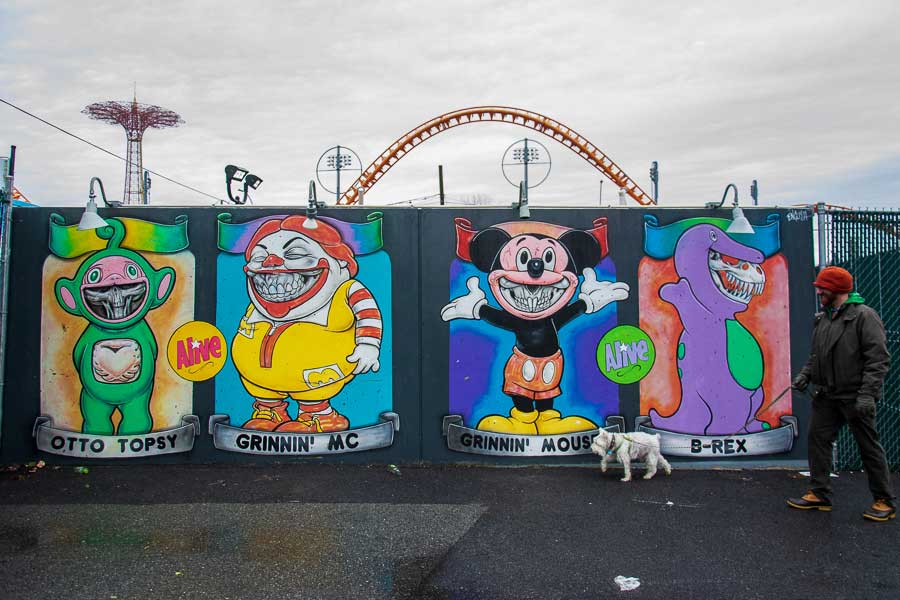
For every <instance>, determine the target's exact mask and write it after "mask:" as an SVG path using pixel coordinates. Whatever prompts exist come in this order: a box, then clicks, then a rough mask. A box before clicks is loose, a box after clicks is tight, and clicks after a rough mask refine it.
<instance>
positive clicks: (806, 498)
mask: <svg viewBox="0 0 900 600" xmlns="http://www.w3.org/2000/svg"><path fill="white" fill-rule="evenodd" d="M787 505H788V506H790V507H791V508H799V509H800V510H822V511H825V512H828V511H830V510H831V502H830V501H829V500H822V499H821V498H819V497H818V496H816V495H815V494H813V493H812V492H806V493H805V494H803V496H801V497H800V498H788V499H787Z"/></svg>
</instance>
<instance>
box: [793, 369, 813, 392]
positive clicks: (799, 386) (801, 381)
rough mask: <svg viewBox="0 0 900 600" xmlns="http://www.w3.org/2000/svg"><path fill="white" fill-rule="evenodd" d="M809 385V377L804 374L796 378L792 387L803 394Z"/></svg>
mask: <svg viewBox="0 0 900 600" xmlns="http://www.w3.org/2000/svg"><path fill="white" fill-rule="evenodd" d="M808 385H809V377H807V376H806V375H804V374H803V373H800V374H799V375H797V376H796V377H794V381H792V382H791V387H792V388H794V389H795V390H799V391H801V392H802V391H803V390H805V389H806V388H807V386H808Z"/></svg>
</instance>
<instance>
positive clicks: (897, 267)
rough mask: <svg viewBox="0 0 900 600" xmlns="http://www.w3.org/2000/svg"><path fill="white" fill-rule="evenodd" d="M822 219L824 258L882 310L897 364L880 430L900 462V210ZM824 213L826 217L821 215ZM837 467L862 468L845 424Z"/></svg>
mask: <svg viewBox="0 0 900 600" xmlns="http://www.w3.org/2000/svg"><path fill="white" fill-rule="evenodd" d="M818 210H819V211H820V215H821V216H820V221H819V223H820V225H822V227H821V229H822V231H820V232H819V235H820V236H821V235H824V236H825V237H824V240H821V241H822V242H824V243H820V245H819V251H820V253H824V254H823V256H822V258H824V262H823V263H822V264H832V265H838V266H841V267H844V268H845V269H847V270H848V271H850V272H851V273H852V274H853V277H854V282H855V284H856V291H857V292H859V294H860V295H861V296H862V297H863V298H865V300H866V304H867V305H869V306H871V307H872V308H874V309H875V310H876V311H878V314H879V315H881V319H882V321H883V322H884V327H885V332H886V333H887V346H888V351H889V352H890V353H891V356H892V357H893V367H892V368H891V370H890V371H889V372H888V376H887V379H886V380H885V383H884V397H883V398H882V400H881V402H879V403H878V432H879V435H880V436H881V444H882V445H883V446H884V449H885V451H886V452H887V458H888V463H889V464H890V465H891V469H897V468H900V212H892V211H856V210H835V209H824V207H822V206H821V205H820V206H819V207H818ZM821 217H824V218H821ZM835 465H836V468H837V469H838V470H859V469H862V460H861V459H860V456H859V449H858V448H857V446H856V443H855V441H854V440H853V436H852V435H851V434H850V431H849V430H848V429H847V428H844V429H843V430H842V431H841V433H840V435H839V436H838V439H837V443H836V458H835Z"/></svg>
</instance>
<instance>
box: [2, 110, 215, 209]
mask: <svg viewBox="0 0 900 600" xmlns="http://www.w3.org/2000/svg"><path fill="white" fill-rule="evenodd" d="M0 102H2V103H3V104H6V105H7V106H11V107H12V108H14V109H16V110H17V111H19V112H21V113H24V114H26V115H28V116H29V117H31V118H32V119H37V120H38V121H40V122H41V123H43V124H44V125H49V126H50V127H52V128H53V129H56V130H58V131H61V132H62V133H64V134H66V135H68V136H71V137H73V138H75V139H76V140H78V141H80V142H84V143H85V144H87V145H88V146H92V147H94V148H96V149H97V150H100V151H101V152H106V153H107V154H109V155H110V156H114V157H116V158H118V159H119V160H121V161H122V162H124V163H127V162H128V160H127V159H125V158H124V157H121V156H119V155H118V154H116V153H115V152H110V151H109V150H107V149H106V148H103V147H102V146H98V145H97V144H95V143H93V142H91V141H89V140H86V139H84V138H83V137H79V136H77V135H75V134H74V133H71V132H69V131H66V130H65V129H63V128H62V127H59V126H57V125H54V124H53V123H51V122H50V121H45V120H44V119H42V118H40V117H39V116H37V115H34V114H31V113H30V112H28V111H27V110H25V109H24V108H20V107H18V106H16V105H15V104H13V103H12V102H7V101H6V100H4V99H3V98H0ZM144 170H145V171H147V172H149V173H153V174H154V175H156V176H157V177H162V178H163V179H165V180H166V181H170V182H172V183H174V184H175V185H180V186H181V187H183V188H185V189H188V190H191V191H192V192H197V193H198V194H202V195H204V196H207V197H209V198H212V199H213V200H216V201H218V202H223V203H224V202H225V200H223V199H222V198H219V197H217V196H213V195H212V194H207V193H206V192H204V191H201V190H198V189H197V188H193V187H191V186H189V185H187V184H184V183H181V182H180V181H175V180H174V179H172V178H171V177H166V176H165V175H163V174H162V173H157V172H156V171H154V170H153V169H144Z"/></svg>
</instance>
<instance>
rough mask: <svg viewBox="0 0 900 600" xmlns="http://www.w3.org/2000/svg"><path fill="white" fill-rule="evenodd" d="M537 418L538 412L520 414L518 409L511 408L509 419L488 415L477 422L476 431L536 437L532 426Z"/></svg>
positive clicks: (535, 429)
mask: <svg viewBox="0 0 900 600" xmlns="http://www.w3.org/2000/svg"><path fill="white" fill-rule="evenodd" d="M537 418H538V412H537V411H536V410H533V411H531V412H522V411H521V410H519V409H518V408H515V407H513V409H512V410H511V411H509V417H504V416H502V415H488V416H486V417H484V418H483V419H481V420H480V421H478V426H477V427H476V429H480V430H481V431H493V432H495V433H515V434H519V435H536V434H537V428H536V427H535V426H534V421H535V419H537Z"/></svg>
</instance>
